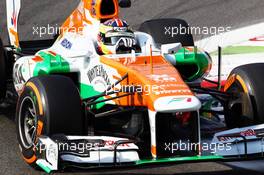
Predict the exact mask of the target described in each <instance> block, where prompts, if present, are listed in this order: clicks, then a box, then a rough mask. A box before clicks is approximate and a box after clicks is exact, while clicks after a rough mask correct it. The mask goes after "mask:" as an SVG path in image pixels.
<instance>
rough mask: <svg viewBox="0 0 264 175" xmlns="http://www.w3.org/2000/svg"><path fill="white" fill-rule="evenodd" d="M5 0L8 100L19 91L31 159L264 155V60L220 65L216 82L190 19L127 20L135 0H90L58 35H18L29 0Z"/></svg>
mask: <svg viewBox="0 0 264 175" xmlns="http://www.w3.org/2000/svg"><path fill="white" fill-rule="evenodd" d="M6 3H7V26H8V32H9V38H10V46H3V44H2V42H0V99H1V101H3V102H4V103H10V101H11V97H10V95H11V94H12V97H18V98H17V99H16V98H15V103H16V104H17V109H16V124H17V136H18V137H17V139H18V142H19V147H20V149H21V153H22V156H23V159H24V161H25V162H27V163H28V164H29V165H31V166H33V167H41V168H42V169H43V170H45V171H46V172H48V173H49V172H51V171H57V170H62V169H64V168H67V167H78V168H100V167H122V166H132V167H133V166H141V165H150V164H157V165H159V164H168V163H177V162H187V161H212V160H229V158H232V159H233V158H240V159H241V158H244V157H251V156H257V157H259V156H261V155H263V133H264V132H263V129H264V125H263V122H264V108H263V105H264V99H263V98H262V96H263V95H264V94H263V91H262V89H263V88H264V83H263V82H262V80H261V75H262V74H264V69H263V68H264V65H263V64H250V65H244V66H240V67H237V68H235V69H234V70H233V71H232V72H231V74H230V76H229V78H228V79H227V80H221V64H219V66H218V69H219V70H218V75H219V76H218V81H212V80H208V79H206V75H207V74H208V73H209V72H210V70H211V65H212V60H211V57H210V55H209V54H208V53H207V52H204V51H202V50H200V49H198V48H197V47H195V46H194V42H193V37H192V35H191V34H190V33H188V32H187V33H185V34H183V33H177V32H176V31H177V30H176V29H177V28H179V27H181V28H182V27H184V28H186V29H188V24H187V23H186V22H185V21H184V20H181V19H173V18H171V19H156V20H150V21H146V22H144V23H143V24H142V25H141V26H140V28H139V29H138V30H137V31H136V30H134V29H132V28H131V27H130V26H129V24H128V23H127V22H126V21H124V20H122V19H120V18H119V7H123V8H125V7H130V6H131V2H130V1H129V0H120V1H118V0H81V2H80V4H79V6H78V7H77V8H76V9H75V10H74V11H73V12H72V14H71V15H70V16H69V17H68V18H67V20H66V21H65V22H64V24H63V25H62V26H61V28H60V34H59V35H57V36H56V37H55V38H54V39H52V40H42V41H19V35H18V28H17V24H18V16H19V11H20V6H21V2H20V0H7V1H6ZM170 26H173V29H174V30H172V31H170V30H168V29H170V28H171V27H170ZM168 32H169V33H170V32H173V35H167V34H168ZM220 61H221V49H220V48H219V63H220ZM206 82H207V83H206ZM10 87H14V88H10ZM12 89H14V90H13V91H12ZM219 131H220V132H219ZM208 135H209V136H208Z"/></svg>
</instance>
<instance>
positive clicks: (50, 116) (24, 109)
mask: <svg viewBox="0 0 264 175" xmlns="http://www.w3.org/2000/svg"><path fill="white" fill-rule="evenodd" d="M16 126H17V138H18V142H19V146H20V148H21V152H22V155H23V158H24V160H25V161H26V162H27V163H28V164H30V165H31V166H32V167H34V168H36V159H37V158H36V153H35V151H34V144H35V143H36V141H37V139H38V137H39V136H40V135H44V136H52V135H56V134H65V135H84V121H83V116H82V107H81V100H80V95H79V92H78V90H77V88H76V86H75V85H74V83H73V82H72V80H71V79H69V78H67V77H64V76H59V75H50V76H40V77H34V78H31V79H30V80H29V81H28V82H27V83H26V84H25V87H24V90H23V92H22V93H21V95H20V97H19V99H18V103H17V110H16Z"/></svg>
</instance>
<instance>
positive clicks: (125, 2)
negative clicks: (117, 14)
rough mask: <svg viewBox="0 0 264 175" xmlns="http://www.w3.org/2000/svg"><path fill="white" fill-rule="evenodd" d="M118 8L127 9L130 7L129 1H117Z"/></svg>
mask: <svg viewBox="0 0 264 175" xmlns="http://www.w3.org/2000/svg"><path fill="white" fill-rule="evenodd" d="M119 6H120V7H121V8H129V7H131V0H119Z"/></svg>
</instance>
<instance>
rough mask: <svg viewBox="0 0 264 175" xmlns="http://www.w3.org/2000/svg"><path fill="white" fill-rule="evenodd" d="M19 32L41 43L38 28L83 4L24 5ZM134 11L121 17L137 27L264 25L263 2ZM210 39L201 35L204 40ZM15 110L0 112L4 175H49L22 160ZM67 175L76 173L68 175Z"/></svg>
mask: <svg viewBox="0 0 264 175" xmlns="http://www.w3.org/2000/svg"><path fill="white" fill-rule="evenodd" d="M22 1H23V4H22V11H21V16H20V21H19V33H20V37H21V39H22V40H30V39H44V38H51V37H52V36H51V35H45V36H43V37H42V38H40V37H39V36H38V35H33V26H35V27H36V26H39V27H40V26H47V24H50V25H51V26H56V25H59V24H61V23H62V22H63V21H64V20H65V18H66V17H67V16H68V14H69V13H70V12H71V11H72V10H73V9H74V8H75V7H76V5H77V4H78V1H77V0H67V1H65V0H56V1H54V0H45V1H42V0H22ZM132 3H133V4H132V7H131V8H130V9H125V10H121V16H122V17H123V18H124V19H126V20H127V21H128V22H129V23H130V24H131V25H132V26H133V27H134V28H137V27H138V26H139V25H140V24H141V23H142V22H143V21H145V20H148V19H153V18H167V17H174V18H183V19H185V20H187V21H188V22H189V24H190V25H191V26H200V27H203V26H207V27H210V26H214V27H218V26H223V27H227V26H231V28H232V29H236V28H239V27H243V26H247V25H250V24H255V23H259V22H261V21H263V18H264V10H263V9H264V1H263V0H239V1H238V0H199V1H198V0H133V2H132ZM5 18H6V17H5V0H1V2H0V26H1V27H0V36H1V38H2V39H3V41H4V43H5V44H8V39H7V33H6V20H5ZM203 37H206V36H200V35H197V36H195V39H196V40H197V39H201V38H203ZM13 110H14V108H11V109H6V110H5V111H3V110H1V111H0V174H1V175H5V174H8V175H31V174H32V175H33V174H44V173H43V172H38V171H35V170H33V169H31V168H30V167H29V166H27V165H26V164H25V163H24V162H23V161H22V159H21V157H20V151H19V149H18V144H17V141H16V133H15V124H14V113H13V112H12V111H13ZM262 167H263V162H262V161H249V162H243V163H241V162H234V163H228V164H226V163H219V162H218V163H216V162H209V163H195V164H190V163H188V164H178V165H174V166H170V167H161V168H158V167H152V168H149V169H145V168H144V169H136V170H109V171H105V170H104V171H99V172H98V171H88V172H77V173H74V174H106V175H114V174H120V175H123V174H124V175H125V174H134V175H147V174H156V175H159V174H168V175H169V174H184V175H191V174H196V175H203V174H207V175H218V174H219V175H222V174H239V175H244V174H245V175H249V174H263V173H264V168H262ZM66 174H73V173H71V172H68V173H66Z"/></svg>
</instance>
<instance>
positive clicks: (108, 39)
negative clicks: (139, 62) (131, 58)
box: [98, 18, 136, 55]
mask: <svg viewBox="0 0 264 175" xmlns="http://www.w3.org/2000/svg"><path fill="white" fill-rule="evenodd" d="M135 45H136V39H135V35H134V32H133V31H132V30H131V29H130V28H129V25H128V23H127V22H126V21H124V20H121V19H118V18H114V19H110V20H107V21H105V22H104V23H102V24H100V28H99V34H98V50H99V52H100V53H101V54H106V55H107V54H123V53H131V51H132V50H133V47H134V46H135Z"/></svg>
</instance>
